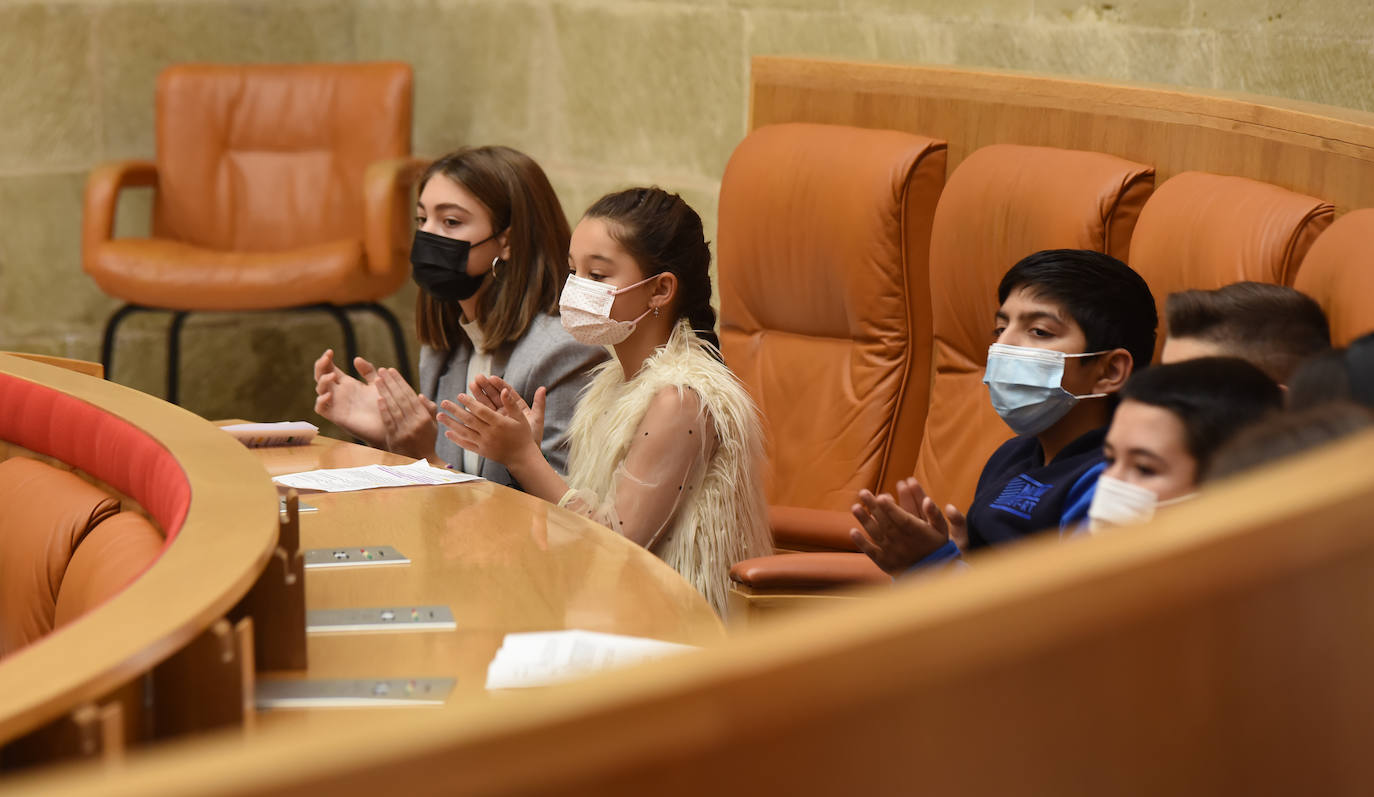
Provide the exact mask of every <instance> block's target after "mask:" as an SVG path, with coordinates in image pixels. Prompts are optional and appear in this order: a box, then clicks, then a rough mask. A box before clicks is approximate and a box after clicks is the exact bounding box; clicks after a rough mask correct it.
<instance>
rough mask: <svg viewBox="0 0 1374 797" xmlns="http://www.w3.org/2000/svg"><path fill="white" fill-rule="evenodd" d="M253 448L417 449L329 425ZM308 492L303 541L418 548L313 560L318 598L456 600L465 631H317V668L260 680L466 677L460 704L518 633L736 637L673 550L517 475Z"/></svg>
mask: <svg viewBox="0 0 1374 797" xmlns="http://www.w3.org/2000/svg"><path fill="white" fill-rule="evenodd" d="M254 453H255V454H256V455H257V457H258V458H259V460H260V461H261V462H262V463H263V465H265V466H266V468H267V470H268V472H269V473H271V474H273V475H278V474H283V473H295V472H299V471H302V470H311V469H314V468H344V467H354V466H357V465H366V464H372V463H383V464H404V463H407V462H410V461H411V460H409V459H406V458H404V457H398V456H396V455H394V454H387V453H385V452H381V451H377V450H375V449H371V448H366V447H364V446H359V445H354V444H351V443H344V442H340V441H338V440H332V439H329V438H316V440H315V441H314V442H313V443H312V444H311V445H310V446H305V447H296V448H278V449H259V450H257V451H255V452H254ZM301 500H302V501H304V502H306V503H307V504H309V505H311V506H314V507H316V508H317V509H318V511H315V512H304V513H301V515H300V519H301V547H302V548H303V549H310V548H332V547H362V546H378V545H392V546H395V547H396V548H397V549H398V550H400V551H401V553H403V554H405V555H406V556H407V557H408V558H409V559H410V560H411V564H409V565H403V566H401V565H397V566H390V565H389V566H371V567H354V568H339V569H314V570H310V571H308V572H307V575H306V580H305V583H306V607H307V609H343V608H363V607H379V606H395V605H406V604H409V605H444V606H448V607H449V608H450V609H452V611H453V616H454V619H455V621H456V624H457V630H456V631H445V632H413V633H412V632H399V631H398V632H392V631H387V632H381V633H347V634H311V635H310V636H309V637H308V639H307V651H308V658H309V663H310V666H309V669H308V670H307V671H305V672H291V673H286V672H282V673H261V674H260V675H259V677H260V679H261V680H268V679H276V678H310V679H324V678H417V677H418V678H439V677H444V678H455V679H457V685H456V686H455V688H454V692H453V694H452V695H451V696H450V698H449V701H448V702H449V703H451V704H452V703H457V702H460V701H462V700H463V699H465V698H468V697H473V696H478V697H480V696H484V695H485V694H486V692H485V689H484V686H485V679H486V671H487V665H488V663H489V662H490V661H491V659H492V657H493V656H495V655H496V651H497V649H498V648H499V647H500V646H501V641H502V638H503V637H504V635H505V634H506V633H509V632H518V631H548V630H557V629H564V628H578V629H583V630H589V631H604V632H607V633H615V634H627V635H631V636H644V637H652V638H655V639H662V640H667V641H670V642H681V643H686V644H694V645H705V644H710V643H713V642H716V641H719V640H720V639H722V638H723V636H724V630H723V628H722V625H721V622H720V620H719V618H717V617H716V615H715V612H713V611H712V610H711V608H710V605H709V604H707V603H706V600H705V599H704V598H703V597H702V596H701V594H700V593H698V592H697V591H696V590H695V589H693V588H692V587H691V585H690V584H688V583H687V582H686V581H685V580H683V578H682V577H681V576H679V575H678V573H677V572H676V571H674V570H673V569H672V568H671V567H669V566H668V565H666V564H664V563H663V561H662V560H661V559H659V558H658V557H656V556H654V555H653V554H651V553H649V552H648V551H646V550H645V549H644V548H642V547H641V546H639V545H636V544H635V543H633V542H631V541H630V540H627V539H625V538H624V537H622V536H620V535H618V534H615V533H613V532H611V531H610V530H609V529H606V528H604V527H602V526H600V525H598V524H596V523H593V522H592V521H590V520H587V519H586V518H583V517H580V516H578V515H575V514H573V513H571V512H568V511H566V510H563V509H559V508H558V507H556V506H554V505H552V504H550V503H548V502H546V501H542V500H540V499H538V498H534V497H532V496H529V495H526V494H525V493H521V492H518V491H516V490H512V489H510V488H508V487H504V486H501V485H498V484H493V483H491V482H486V481H481V482H468V483H464V484H456V485H445V486H437V487H402V488H391V489H381V490H364V491H359V492H349V493H305V494H303V495H302V498H301ZM393 711H394V710H391V711H389V712H388V713H391V712H393ZM415 711H419V712H428V711H432V709H426V708H420V709H415ZM376 717H377V710H376V709H365V710H359V711H342V710H339V709H320V710H318V711H301V710H284V711H273V712H265V713H260V714H259V715H258V718H257V722H258V724H259V726H263V725H279V724H290V725H293V726H295V725H300V724H302V723H304V724H308V725H311V726H314V725H317V724H318V725H320V726H321V727H335V726H337V725H338V724H339V723H340V722H344V721H348V720H349V719H353V718H356V719H358V720H359V721H364V722H371V721H374V720H375V718H376ZM346 718H347V719H346Z"/></svg>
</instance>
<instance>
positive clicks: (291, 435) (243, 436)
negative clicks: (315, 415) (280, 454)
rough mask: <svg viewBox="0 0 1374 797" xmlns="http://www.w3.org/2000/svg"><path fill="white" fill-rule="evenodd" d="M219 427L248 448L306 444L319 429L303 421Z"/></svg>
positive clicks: (237, 424) (238, 424) (313, 437)
mask: <svg viewBox="0 0 1374 797" xmlns="http://www.w3.org/2000/svg"><path fill="white" fill-rule="evenodd" d="M220 428H221V429H223V430H224V431H226V432H228V433H229V434H231V435H233V436H234V438H235V439H236V440H238V441H239V442H240V443H243V444H244V445H246V446H248V447H249V448H263V447H265V446H303V445H308V444H309V443H310V441H311V440H314V439H315V435H316V433H318V432H319V431H320V429H319V427H317V426H316V425H315V424H313V423H306V422H305V421H281V422H280V423H235V424H230V425H228V426H221V427H220Z"/></svg>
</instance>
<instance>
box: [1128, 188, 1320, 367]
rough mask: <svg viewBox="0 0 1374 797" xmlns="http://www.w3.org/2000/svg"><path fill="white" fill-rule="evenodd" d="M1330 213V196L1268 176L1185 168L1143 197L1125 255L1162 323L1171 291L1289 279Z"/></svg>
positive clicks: (1160, 341) (1161, 343)
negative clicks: (1262, 178)
mask: <svg viewBox="0 0 1374 797" xmlns="http://www.w3.org/2000/svg"><path fill="white" fill-rule="evenodd" d="M1334 214H1335V208H1334V207H1332V205H1331V204H1330V203H1327V202H1323V201H1322V200H1320V199H1314V198H1312V197H1309V196H1304V195H1302V194H1296V193H1294V192H1292V191H1289V190H1287V189H1284V188H1279V187H1278V186H1276V185H1270V184H1269V183H1262V182H1259V181H1258V180H1249V179H1246V178H1244V177H1227V176H1223V175H1219V174H1208V173H1206V172H1184V173H1182V174H1179V175H1177V176H1176V177H1173V178H1171V179H1169V180H1167V181H1165V182H1164V184H1163V185H1161V186H1160V187H1159V188H1158V189H1157V190H1156V191H1155V192H1154V194H1153V195H1152V196H1151V197H1150V200H1149V201H1148V202H1146V203H1145V208H1144V209H1143V210H1141V211H1140V221H1139V223H1137V224H1136V227H1135V234H1134V235H1132V236H1131V253H1130V258H1129V260H1128V261H1127V262H1128V263H1130V265H1131V268H1134V269H1135V270H1136V272H1137V273H1139V274H1140V276H1142V277H1144V278H1145V281H1146V282H1148V283H1149V284H1150V291H1151V292H1152V293H1154V296H1155V304H1156V305H1157V306H1158V308H1159V320H1160V324H1161V326H1162V325H1163V324H1164V302H1165V299H1166V298H1167V297H1168V295H1169V294H1171V293H1174V292H1176V291H1182V290H1194V289H1203V290H1211V289H1213V288H1220V287H1221V286H1223V285H1229V284H1230V283H1232V282H1239V281H1242V280H1251V281H1255V282H1268V283H1273V284H1275V285H1292V284H1293V278H1294V276H1295V275H1296V274H1297V273H1298V264H1299V263H1301V262H1302V259H1303V256H1304V255H1306V254H1307V250H1308V249H1309V248H1311V246H1312V243H1313V241H1315V240H1317V236H1319V235H1321V233H1322V231H1323V230H1325V229H1326V228H1327V227H1328V226H1330V225H1331V220H1332V218H1333V217H1334ZM1160 331H1161V334H1160V335H1159V337H1158V341H1157V344H1156V348H1155V352H1156V353H1158V352H1159V350H1160V349H1161V348H1162V347H1163V346H1164V334H1163V333H1164V330H1163V329H1162V328H1161V330H1160Z"/></svg>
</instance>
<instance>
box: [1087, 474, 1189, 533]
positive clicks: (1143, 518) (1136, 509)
mask: <svg viewBox="0 0 1374 797" xmlns="http://www.w3.org/2000/svg"><path fill="white" fill-rule="evenodd" d="M1194 495H1196V493H1188V494H1187V495H1180V496H1178V497H1177V498H1170V499H1169V500H1167V501H1161V500H1159V496H1157V495H1155V492H1154V490H1147V489H1145V488H1144V487H1138V486H1136V485H1134V484H1131V483H1130V482H1125V481H1122V480H1121V479H1118V478H1115V477H1113V476H1107V475H1106V474H1103V475H1102V476H1099V477H1098V479H1097V487H1095V488H1094V490H1093V502H1092V504H1090V505H1089V506H1088V531H1090V532H1092V533H1094V534H1097V533H1098V532H1100V531H1102V530H1104V529H1109V528H1112V527H1114V526H1135V525H1139V524H1141V523H1147V522H1149V521H1150V520H1151V519H1152V518H1154V516H1155V511H1156V510H1158V509H1161V508H1163V507H1166V506H1173V505H1174V504H1177V503H1179V502H1181V501H1187V500H1188V499H1190V498H1192V497H1193V496H1194Z"/></svg>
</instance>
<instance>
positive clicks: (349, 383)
mask: <svg viewBox="0 0 1374 797" xmlns="http://www.w3.org/2000/svg"><path fill="white" fill-rule="evenodd" d="M353 367H354V368H356V369H357V371H358V375H359V376H361V377H362V379H361V380H359V379H354V378H353V377H351V376H349V375H348V374H346V373H344V372H343V371H341V370H339V367H338V366H336V365H335V364H334V350H333V349H326V350H325V352H324V354H321V355H320V358H319V359H318V360H316V361H315V394H316V399H315V412H316V413H318V414H319V415H320V416H321V417H323V418H325V419H326V420H328V421H331V422H332V423H334V424H336V425H337V426H339V428H341V429H343V430H344V431H346V432H348V433H349V434H351V435H353V436H354V437H357V438H359V439H362V440H365V441H367V442H368V443H370V444H372V445H383V444H384V443H385V441H386V428H385V427H384V426H383V423H382V416H381V413H380V411H379V410H378V404H377V401H378V398H379V396H378V393H377V385H376V379H377V372H376V369H374V368H373V367H372V363H369V362H368V361H367V360H364V359H363V358H361V357H355V358H354V359H353Z"/></svg>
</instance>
